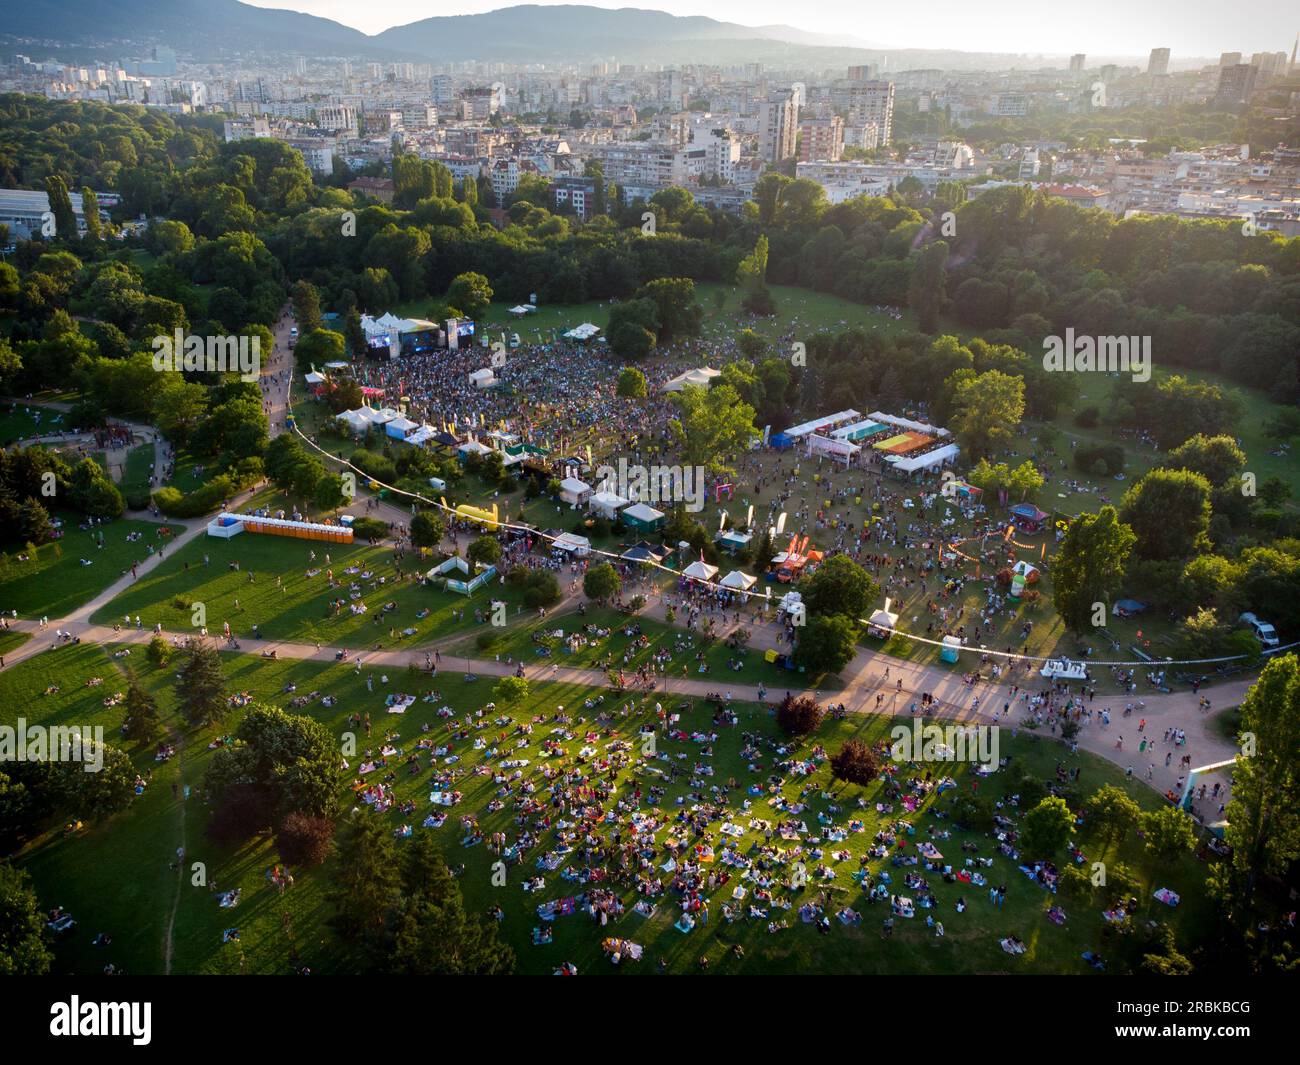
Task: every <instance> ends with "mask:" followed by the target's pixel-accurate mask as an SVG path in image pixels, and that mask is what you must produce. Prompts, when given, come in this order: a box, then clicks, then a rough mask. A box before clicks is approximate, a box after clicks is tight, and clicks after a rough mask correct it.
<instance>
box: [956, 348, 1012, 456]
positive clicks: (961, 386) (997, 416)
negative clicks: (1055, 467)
mask: <svg viewBox="0 0 1300 1065" xmlns="http://www.w3.org/2000/svg"><path fill="white" fill-rule="evenodd" d="M944 387H945V388H946V389H947V390H948V393H949V400H948V402H949V404H950V409H951V410H952V418H951V421H950V424H951V425H952V430H953V432H955V433H956V434H957V437H958V439H959V440H961V442H962V446H963V447H964V448H965V449H966V453H967V454H968V455H969V456H970V457H971V458H972V459H982V458H985V457H986V456H989V455H992V454H993V453H994V452H995V451H996V450H997V449H998V448H1002V447H1006V446H1007V445H1008V444H1009V443H1010V442H1011V440H1012V439H1013V437H1014V434H1015V431H1016V427H1017V426H1019V425H1020V419H1021V418H1023V417H1024V414H1025V381H1024V378H1022V377H1012V376H1011V375H1010V374H1005V373H1003V372H1002V371H1001V370H989V371H987V372H985V373H976V372H975V371H974V370H969V369H966V370H958V371H957V372H956V373H955V374H953V375H952V376H951V377H950V378H948V380H947V381H946V382H944Z"/></svg>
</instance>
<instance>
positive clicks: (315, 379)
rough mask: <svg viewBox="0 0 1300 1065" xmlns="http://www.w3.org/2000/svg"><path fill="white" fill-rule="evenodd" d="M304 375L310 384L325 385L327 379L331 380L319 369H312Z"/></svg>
mask: <svg viewBox="0 0 1300 1065" xmlns="http://www.w3.org/2000/svg"><path fill="white" fill-rule="evenodd" d="M303 376H304V380H306V382H307V383H308V384H309V385H323V384H324V383H325V382H326V381H328V380H329V378H327V377H326V376H325V375H324V374H323V373H320V372H319V371H317V370H311V371H309V372H308V373H306V374H304V375H303Z"/></svg>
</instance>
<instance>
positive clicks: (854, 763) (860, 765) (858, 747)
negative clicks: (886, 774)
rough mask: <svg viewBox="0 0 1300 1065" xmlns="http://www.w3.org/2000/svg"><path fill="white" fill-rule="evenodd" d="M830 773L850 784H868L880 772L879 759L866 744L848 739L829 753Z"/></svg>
mask: <svg viewBox="0 0 1300 1065" xmlns="http://www.w3.org/2000/svg"><path fill="white" fill-rule="evenodd" d="M831 773H832V775H834V777H835V779H836V780H843V781H847V782H848V783H850V784H870V783H871V782H872V781H873V780H875V779H876V777H877V776H878V775H879V773H880V761H879V759H877V758H876V753H875V751H873V750H872V749H871V748H870V747H869V746H868V745H867V744H865V743H863V742H862V741H861V740H849V741H848V742H847V743H846V744H844V746H843V747H841V748H840V749H839V750H838V751H837V752H836V753H835V754H833V755H831Z"/></svg>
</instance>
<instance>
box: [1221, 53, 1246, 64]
mask: <svg viewBox="0 0 1300 1065" xmlns="http://www.w3.org/2000/svg"><path fill="white" fill-rule="evenodd" d="M1240 62H1241V53H1240V52H1223V53H1221V54H1220V56H1219V66H1220V67H1235V66H1236V65H1237V64H1238V63H1240Z"/></svg>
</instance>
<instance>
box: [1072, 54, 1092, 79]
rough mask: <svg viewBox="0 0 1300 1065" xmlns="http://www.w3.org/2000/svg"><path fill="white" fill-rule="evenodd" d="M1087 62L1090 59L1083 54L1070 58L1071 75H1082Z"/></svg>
mask: <svg viewBox="0 0 1300 1065" xmlns="http://www.w3.org/2000/svg"><path fill="white" fill-rule="evenodd" d="M1087 61H1088V57H1087V55H1085V54H1084V53H1083V52H1076V53H1075V54H1074V55H1072V56H1070V73H1071V74H1082V73H1083V65H1084V63H1086V62H1087Z"/></svg>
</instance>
